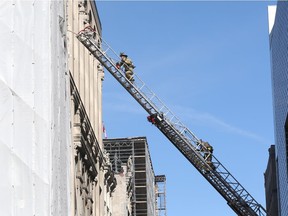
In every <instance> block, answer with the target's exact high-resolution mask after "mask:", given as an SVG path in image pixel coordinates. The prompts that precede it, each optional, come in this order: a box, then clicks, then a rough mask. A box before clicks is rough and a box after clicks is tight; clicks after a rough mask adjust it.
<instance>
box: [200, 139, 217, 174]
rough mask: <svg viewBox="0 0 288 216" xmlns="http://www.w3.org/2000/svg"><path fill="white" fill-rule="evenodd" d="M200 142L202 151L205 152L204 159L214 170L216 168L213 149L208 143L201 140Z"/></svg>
mask: <svg viewBox="0 0 288 216" xmlns="http://www.w3.org/2000/svg"><path fill="white" fill-rule="evenodd" d="M200 142H201V145H200V151H201V152H204V159H205V160H206V162H207V164H208V165H209V166H210V167H211V168H212V169H213V170H214V169H215V167H214V165H213V163H212V154H213V147H212V146H211V145H210V144H209V143H208V142H204V141H202V140H201V139H200Z"/></svg>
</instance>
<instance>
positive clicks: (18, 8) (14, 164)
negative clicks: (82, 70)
mask: <svg viewBox="0 0 288 216" xmlns="http://www.w3.org/2000/svg"><path fill="white" fill-rule="evenodd" d="M64 13H65V2H63V1H46V0H38V1H37V0H35V1H27V0H1V1H0V32H1V33H0V41H1V43H0V44H1V45H0V104H1V106H0V158H1V164H0V166H1V170H2V177H1V179H0V190H1V193H0V215H3V216H6V215H7V216H8V215H13V216H14V215H17V216H18V215H19V216H32V215H36V216H37V215H39V216H46V215H47V216H48V215H55V216H58V215H59V216H60V215H69V205H70V204H69V199H70V198H69V194H70V185H69V179H70V176H69V170H70V167H69V166H70V147H69V146H70V144H71V133H70V126H69V124H70V121H69V119H70V116H69V114H70V107H69V104H70V98H69V92H68V89H69V77H68V75H67V74H68V73H67V54H66V48H65V47H64V41H65V34H64V33H65V32H63V31H65V28H63V26H65V22H64V23H63V21H65V20H64V19H63V18H65V14H64Z"/></svg>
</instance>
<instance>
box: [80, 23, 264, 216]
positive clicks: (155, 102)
mask: <svg viewBox="0 0 288 216" xmlns="http://www.w3.org/2000/svg"><path fill="white" fill-rule="evenodd" d="M93 33H94V32H92V31H91V29H85V30H84V31H82V32H80V33H79V34H78V35H77V38H78V39H79V41H80V42H81V43H82V44H83V45H84V46H85V47H86V48H87V49H88V50H89V51H90V52H91V53H92V54H93V56H94V57H95V58H97V59H98V60H99V61H100V63H101V64H102V65H103V66H104V67H105V68H106V69H107V70H108V71H109V72H110V73H111V74H112V75H113V76H114V77H115V78H116V79H117V80H118V81H119V82H120V84H121V85H122V86H123V87H124V88H125V89H126V90H127V91H128V92H129V93H130V94H131V95H132V96H133V97H134V98H135V99H136V100H137V102H138V103H139V104H140V105H141V106H142V107H143V108H144V109H145V110H146V111H147V112H148V113H149V114H150V115H151V114H154V113H158V114H163V116H164V121H163V123H162V124H161V125H156V126H157V127H158V128H159V129H160V131H161V132H162V133H163V134H164V135H165V136H166V137H167V138H168V139H169V140H170V141H171V142H172V143H173V144H174V145H175V147H176V148H178V150H180V152H181V153H182V154H183V155H184V156H185V157H186V158H187V159H188V160H189V161H190V162H191V163H192V165H194V166H195V168H196V169H198V171H199V172H200V173H201V174H202V175H203V176H204V177H205V178H206V179H207V180H208V181H209V182H210V183H211V184H212V186H213V187H214V188H215V189H216V190H217V191H218V192H219V193H220V194H221V195H222V196H223V197H224V198H225V199H226V200H227V202H228V205H229V206H230V207H231V208H232V209H233V210H234V211H235V212H236V213H237V214H241V215H243V216H244V215H245V216H246V215H251V216H254V215H255V216H265V215H266V211H265V209H264V208H263V207H262V206H261V205H260V204H258V203H257V202H256V200H255V199H254V198H253V197H252V196H251V195H250V194H249V193H248V191H246V190H245V188H244V187H243V186H242V185H241V184H240V183H239V182H238V181H237V180H236V178H234V177H233V176H232V175H231V173H230V172H229V171H228V170H227V169H226V168H225V167H224V166H223V165H222V164H221V163H220V161H219V160H218V159H217V158H216V157H215V156H214V154H213V155H212V158H213V160H212V161H213V164H214V165H215V170H214V171H213V170H211V172H210V174H206V173H205V172H204V171H203V170H202V169H201V168H200V167H202V168H203V167H205V168H206V169H207V168H209V167H210V166H209V165H208V164H207V163H206V161H205V159H204V158H203V153H201V152H200V151H198V147H199V139H198V138H197V137H196V135H195V134H194V133H192V131H190V130H189V129H188V128H187V127H186V126H185V125H184V124H183V123H182V122H181V121H180V119H179V118H178V117H177V116H176V115H175V114H174V113H173V112H172V111H171V110H170V109H169V108H168V107H167V106H166V105H165V104H164V103H163V102H162V101H161V99H160V98H159V97H158V96H157V95H156V94H155V93H154V92H153V91H152V90H151V89H150V88H149V87H148V86H147V85H146V84H145V83H144V82H143V81H142V80H141V78H140V77H139V76H138V75H137V74H136V73H135V72H134V79H135V82H134V83H131V82H130V81H129V80H128V79H127V78H126V77H125V72H124V71H123V70H122V69H118V68H117V67H116V62H117V61H120V57H119V56H118V55H117V53H116V52H115V51H114V50H113V49H112V48H111V47H110V46H109V45H108V44H107V43H106V42H105V41H104V40H103V39H101V42H102V43H101V46H99V44H97V43H96V41H95V40H94V39H93V36H92V34H93ZM102 50H105V52H103V51H102ZM109 54H110V55H111V56H113V58H111V57H110V55H109ZM137 86H140V87H139V88H138V87H137ZM171 135H173V136H171ZM197 164H198V165H199V164H200V165H199V166H198V165H197ZM231 200H232V201H233V200H235V203H232V202H231ZM229 202H230V203H229ZM243 203H244V204H245V205H247V206H244V204H243Z"/></svg>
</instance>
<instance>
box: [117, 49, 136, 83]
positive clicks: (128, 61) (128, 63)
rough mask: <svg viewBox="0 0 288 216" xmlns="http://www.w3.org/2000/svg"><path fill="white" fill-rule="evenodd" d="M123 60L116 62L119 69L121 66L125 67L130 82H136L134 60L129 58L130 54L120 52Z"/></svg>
mask: <svg viewBox="0 0 288 216" xmlns="http://www.w3.org/2000/svg"><path fill="white" fill-rule="evenodd" d="M120 57H121V61H120V62H117V63H116V67H117V68H118V69H119V68H120V67H121V66H123V67H124V70H125V76H126V78H127V79H128V80H129V81H130V82H132V83H133V82H134V78H133V74H134V72H133V69H134V68H135V66H134V65H133V62H132V60H131V59H129V58H128V55H126V54H125V53H123V52H121V53H120Z"/></svg>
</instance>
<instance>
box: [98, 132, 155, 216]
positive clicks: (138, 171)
mask: <svg viewBox="0 0 288 216" xmlns="http://www.w3.org/2000/svg"><path fill="white" fill-rule="evenodd" d="M103 144H104V148H105V150H106V151H107V153H109V158H110V162H111V166H112V169H113V170H114V171H115V173H120V170H121V165H122V164H126V163H127V162H128V160H129V158H130V157H131V158H132V163H133V166H132V167H133V168H132V169H133V170H132V179H131V186H132V191H133V196H132V197H133V198H132V200H131V202H132V213H133V216H142V215H143V216H144V215H145V216H147V215H151V216H153V215H155V197H154V196H153V195H150V194H149V193H150V192H151V191H154V171H153V167H152V164H151V160H150V155H149V151H148V146H147V140H146V138H145V137H135V138H118V139H104V140H103ZM151 175H153V176H151ZM151 181H152V182H151ZM151 196H152V197H151Z"/></svg>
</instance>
